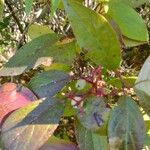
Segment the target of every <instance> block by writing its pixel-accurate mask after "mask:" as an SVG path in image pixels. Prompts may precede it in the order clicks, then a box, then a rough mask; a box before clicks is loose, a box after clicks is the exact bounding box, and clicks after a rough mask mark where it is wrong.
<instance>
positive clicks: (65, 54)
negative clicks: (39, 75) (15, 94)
mask: <svg viewBox="0 0 150 150" xmlns="http://www.w3.org/2000/svg"><path fill="white" fill-rule="evenodd" d="M60 54H61V55H60ZM75 56H76V43H75V41H67V40H63V41H58V38H57V36H56V35H55V34H46V35H42V36H40V37H38V38H35V39H33V40H32V41H31V42H29V43H27V44H26V45H24V46H23V47H22V48H21V49H19V50H18V51H17V52H16V54H15V55H14V56H13V57H12V58H11V59H10V60H9V61H8V62H7V63H6V64H5V65H4V67H3V68H1V70H0V76H15V75H19V74H21V73H23V72H25V71H28V70H29V69H31V68H33V69H35V68H36V67H38V66H39V65H41V64H43V65H45V66H49V65H51V63H52V62H56V63H57V62H58V63H65V64H69V65H70V64H71V63H72V61H73V59H74V57H75Z"/></svg>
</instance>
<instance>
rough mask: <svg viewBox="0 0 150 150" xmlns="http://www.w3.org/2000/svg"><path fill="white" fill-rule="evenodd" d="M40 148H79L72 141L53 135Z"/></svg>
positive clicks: (45, 149) (43, 149)
mask: <svg viewBox="0 0 150 150" xmlns="http://www.w3.org/2000/svg"><path fill="white" fill-rule="evenodd" d="M39 150H79V148H78V147H77V145H75V144H74V143H72V142H69V141H65V140H63V139H58V138H56V137H54V136H53V137H51V138H50V139H49V140H48V142H46V143H45V144H44V145H43V146H42V147H41V148H40V149H39Z"/></svg>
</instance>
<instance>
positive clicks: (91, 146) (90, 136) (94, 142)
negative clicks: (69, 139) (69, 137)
mask: <svg viewBox="0 0 150 150" xmlns="http://www.w3.org/2000/svg"><path fill="white" fill-rule="evenodd" d="M76 138H77V142H78V145H79V149H80V150H108V143H107V137H106V136H100V135H99V134H95V133H92V132H91V131H90V130H87V129H86V128H85V127H83V126H82V125H81V124H80V123H79V122H78V123H77V124H76Z"/></svg>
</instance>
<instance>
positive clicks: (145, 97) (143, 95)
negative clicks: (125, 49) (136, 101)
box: [135, 56, 150, 116]
mask: <svg viewBox="0 0 150 150" xmlns="http://www.w3.org/2000/svg"><path fill="white" fill-rule="evenodd" d="M149 68H150V56H149V57H148V58H147V60H146V61H145V63H144V65H143V67H142V69H141V71H140V73H139V75H138V79H137V80H136V84H135V90H136V93H137V95H138V96H139V98H140V104H141V105H142V107H143V109H144V110H145V111H146V112H147V113H148V115H149V116H150V69H149Z"/></svg>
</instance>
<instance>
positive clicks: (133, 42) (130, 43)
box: [123, 37, 147, 47]
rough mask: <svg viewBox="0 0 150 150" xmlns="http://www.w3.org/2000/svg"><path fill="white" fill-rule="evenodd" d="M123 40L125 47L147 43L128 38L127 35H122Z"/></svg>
mask: <svg viewBox="0 0 150 150" xmlns="http://www.w3.org/2000/svg"><path fill="white" fill-rule="evenodd" d="M123 42H124V44H125V46H126V47H135V46H139V45H143V44H147V41H145V42H142V41H136V40H132V39H129V38H127V37H123Z"/></svg>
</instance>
